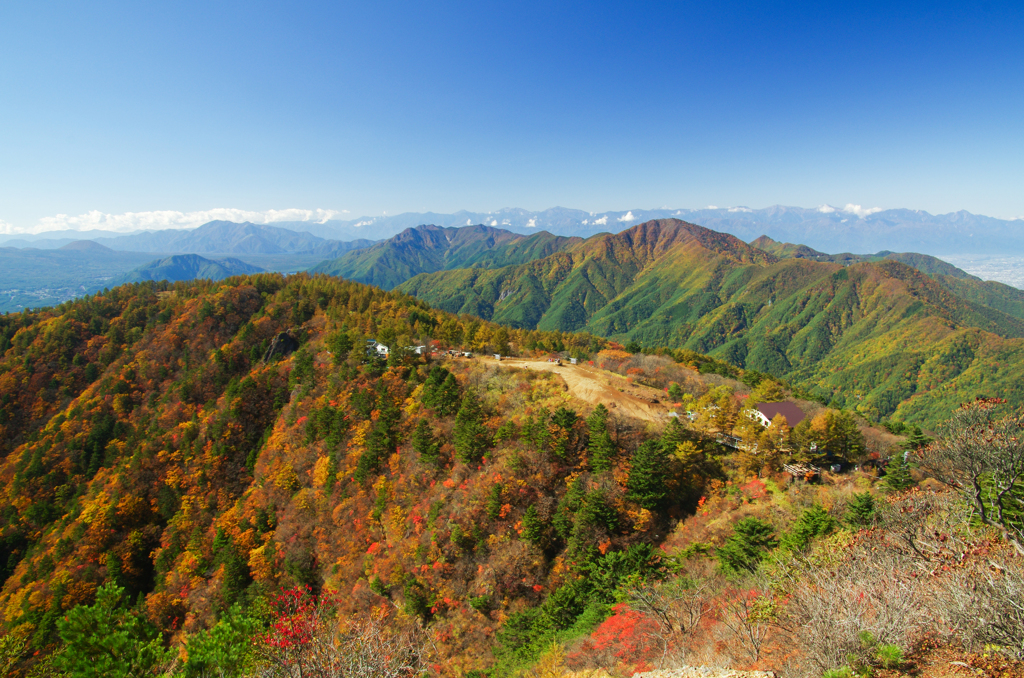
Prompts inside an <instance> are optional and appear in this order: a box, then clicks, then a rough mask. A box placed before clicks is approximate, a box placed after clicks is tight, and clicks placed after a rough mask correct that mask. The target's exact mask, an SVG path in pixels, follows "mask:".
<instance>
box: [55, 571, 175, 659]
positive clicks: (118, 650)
mask: <svg viewBox="0 0 1024 678" xmlns="http://www.w3.org/2000/svg"><path fill="white" fill-rule="evenodd" d="M123 595H124V589H123V588H121V587H120V586H118V585H116V584H113V583H109V582H108V583H107V584H104V585H103V586H101V587H100V588H99V590H98V591H96V603H95V604H94V605H79V606H77V607H75V608H74V609H72V610H71V611H70V612H68V613H67V614H66V615H65V616H64V617H63V618H62V619H59V620H57V630H58V632H59V633H60V637H61V639H62V640H63V641H64V646H65V651H64V652H62V653H61V654H60V655H59V656H58V659H57V664H58V668H59V669H61V670H63V671H66V672H67V673H69V674H71V675H72V676H74V677H75V678H131V677H134V676H142V675H147V674H149V672H151V671H152V670H153V669H154V668H155V667H156V666H158V665H160V664H161V663H163V661H165V659H167V657H168V655H169V651H168V650H166V649H165V648H164V647H163V642H162V639H161V638H160V634H159V633H158V632H157V630H156V629H155V628H154V627H153V625H152V624H150V623H149V621H148V620H147V619H146V618H145V616H143V615H138V614H135V613H134V612H132V611H131V610H129V609H128V608H127V607H126V606H125V605H124V604H123V602H122V600H121V599H122V597H123Z"/></svg>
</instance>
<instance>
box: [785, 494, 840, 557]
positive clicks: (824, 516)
mask: <svg viewBox="0 0 1024 678" xmlns="http://www.w3.org/2000/svg"><path fill="white" fill-rule="evenodd" d="M837 525H838V523H837V522H836V519H835V518H833V517H832V516H831V515H830V514H829V512H828V511H826V510H825V509H824V508H822V506H821V505H820V504H815V505H814V506H812V507H811V508H809V509H807V510H805V511H804V512H803V514H801V516H800V518H799V519H798V520H797V521H796V523H794V525H793V527H792V529H791V530H790V531H789V532H787V533H786V534H785V535H784V536H783V537H782V546H784V547H785V548H788V549H789V550H791V551H802V550H803V549H805V548H807V545H808V544H809V543H810V542H811V539H814V538H815V537H822V536H824V535H826V534H828V533H829V532H831V531H832V530H834V529H835V528H836V526H837Z"/></svg>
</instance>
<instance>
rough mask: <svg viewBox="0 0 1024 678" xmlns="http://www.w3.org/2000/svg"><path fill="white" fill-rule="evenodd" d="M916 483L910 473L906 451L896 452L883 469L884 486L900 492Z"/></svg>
mask: <svg viewBox="0 0 1024 678" xmlns="http://www.w3.org/2000/svg"><path fill="white" fill-rule="evenodd" d="M916 484H917V483H915V482H914V479H913V478H912V477H911V475H910V464H909V463H908V462H907V457H906V453H904V452H898V453H897V454H896V456H895V457H893V458H892V460H891V461H890V462H889V465H888V466H887V467H886V469H885V486H886V487H888V488H889V490H891V491H892V492H902V491H903V490H905V489H907V488H908V487H913V486H914V485H916Z"/></svg>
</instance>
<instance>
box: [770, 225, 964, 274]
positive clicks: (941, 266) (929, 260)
mask: <svg viewBox="0 0 1024 678" xmlns="http://www.w3.org/2000/svg"><path fill="white" fill-rule="evenodd" d="M750 244H751V245H752V246H754V247H757V248H758V249H762V250H764V251H765V252H770V253H772V254H774V255H775V256H777V257H779V258H780V259H791V258H792V259H813V260H814V261H830V262H833V263H837V264H846V265H849V264H855V263H859V262H862V261H882V260H883V259H891V260H892V261H899V262H902V263H904V264H906V265H907V266H912V267H913V268H916V269H917V270H919V271H921V272H922V273H925V274H927V275H930V276H932V277H935V276H937V275H944V276H949V277H953V278H965V279H968V280H978V281H980V280H981V279H980V278H977V277H975V276H973V275H971V274H970V273H967V272H966V271H961V270H960V269H959V268H957V267H956V266H954V265H952V264H949V263H946V262H945V261H942V260H941V259H938V258H936V257H933V256H929V255H927V254H918V253H916V252H889V251H888V250H884V251H882V252H877V253H875V254H851V253H849V252H842V253H840V254H825V253H824V252H819V251H817V250H815V249H811V248H810V247H808V246H807V245H794V244H793V243H788V242H786V243H782V242H776V241H775V240H772V239H771V238H769V237H768V236H766V235H762V236H761V237H759V238H757V239H756V240H752V241H751V242H750Z"/></svg>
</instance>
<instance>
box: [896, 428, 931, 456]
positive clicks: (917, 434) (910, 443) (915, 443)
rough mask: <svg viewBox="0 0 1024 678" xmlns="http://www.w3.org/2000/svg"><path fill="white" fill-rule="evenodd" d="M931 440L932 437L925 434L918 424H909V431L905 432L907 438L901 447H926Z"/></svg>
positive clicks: (917, 448)
mask: <svg viewBox="0 0 1024 678" xmlns="http://www.w3.org/2000/svg"><path fill="white" fill-rule="evenodd" d="M930 442H932V439H931V438H929V437H928V436H926V435H925V434H924V433H923V432H922V431H921V427H920V426H911V427H910V433H908V434H907V439H906V440H905V441H904V442H903V445H902V448H903V449H904V450H920V449H921V448H922V447H927V446H928V444H929V443H930Z"/></svg>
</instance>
